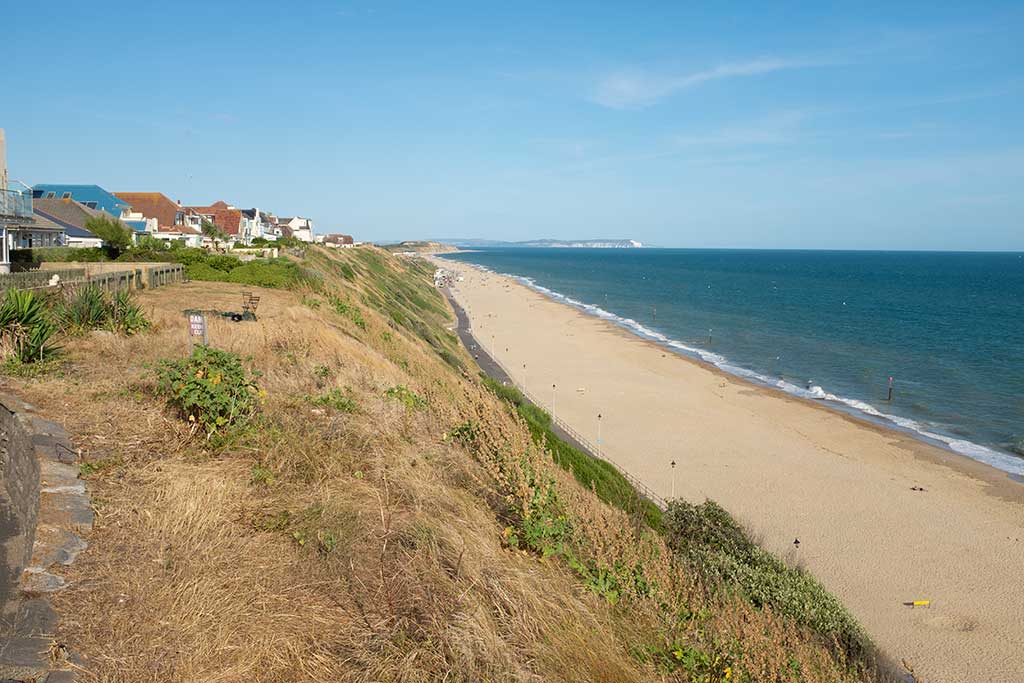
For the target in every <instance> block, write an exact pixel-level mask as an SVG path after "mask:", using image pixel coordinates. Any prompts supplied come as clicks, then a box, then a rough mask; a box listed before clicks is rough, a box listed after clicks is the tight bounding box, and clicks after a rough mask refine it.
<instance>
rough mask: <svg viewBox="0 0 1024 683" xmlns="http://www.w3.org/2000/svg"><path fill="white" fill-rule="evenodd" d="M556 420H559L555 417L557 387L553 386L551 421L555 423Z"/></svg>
mask: <svg viewBox="0 0 1024 683" xmlns="http://www.w3.org/2000/svg"><path fill="white" fill-rule="evenodd" d="M556 420H557V418H556V417H555V385H554V384H552V385H551V421H552V422H555V421H556Z"/></svg>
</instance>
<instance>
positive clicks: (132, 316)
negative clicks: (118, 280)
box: [111, 289, 150, 337]
mask: <svg viewBox="0 0 1024 683" xmlns="http://www.w3.org/2000/svg"><path fill="white" fill-rule="evenodd" d="M111 309H112V310H111V325H112V326H113V328H114V331H115V332H120V333H121V334H123V335H125V336H127V337H130V336H132V335H133V334H138V333H139V332H142V331H143V330H147V329H149V327H150V322H149V319H148V318H146V315H145V314H144V313H143V312H142V306H140V305H139V304H137V303H136V302H135V296H134V295H133V294H132V293H131V290H128V289H121V290H118V291H117V292H116V293H115V294H114V297H113V300H112V301H111Z"/></svg>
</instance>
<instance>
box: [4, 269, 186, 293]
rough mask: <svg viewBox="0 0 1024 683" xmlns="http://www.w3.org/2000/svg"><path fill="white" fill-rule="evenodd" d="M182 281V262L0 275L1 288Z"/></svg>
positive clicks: (115, 286)
mask: <svg viewBox="0 0 1024 683" xmlns="http://www.w3.org/2000/svg"><path fill="white" fill-rule="evenodd" d="M184 281H185V266H183V265H182V264H180V263H168V264H166V265H161V266H157V267H149V268H145V269H143V268H130V269H125V270H116V271H110V272H99V273H93V274H92V275H89V274H88V273H87V271H86V270H85V269H79V268H75V269H68V270H33V271H28V272H24V273H11V274H9V275H0V292H2V291H6V290H8V289H49V288H51V287H64V286H79V285H85V284H92V285H96V286H97V287H102V288H104V289H114V290H116V289H155V288H157V287H163V286H164V285H170V284H174V283H176V282H184Z"/></svg>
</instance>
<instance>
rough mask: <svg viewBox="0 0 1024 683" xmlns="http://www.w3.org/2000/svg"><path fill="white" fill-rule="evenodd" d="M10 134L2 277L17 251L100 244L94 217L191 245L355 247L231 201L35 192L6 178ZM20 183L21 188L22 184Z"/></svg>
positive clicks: (76, 188) (1, 193)
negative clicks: (286, 241)
mask: <svg viewBox="0 0 1024 683" xmlns="http://www.w3.org/2000/svg"><path fill="white" fill-rule="evenodd" d="M5 159H6V157H5V149H4V132H3V129H0V227H2V228H3V249H2V252H3V253H2V255H0V272H9V271H10V252H11V251H12V250H15V249H38V248H45V247H57V246H71V247H90V246H100V245H101V244H102V240H100V239H99V238H98V237H97V236H96V235H93V234H92V233H90V232H89V231H88V230H87V229H86V224H87V222H88V221H89V220H90V219H91V218H94V217H101V216H106V217H109V218H111V219H113V220H117V221H120V222H121V223H122V224H123V225H124V226H125V227H127V228H128V229H130V230H131V232H132V234H133V236H134V237H135V238H136V240H137V239H138V238H141V237H143V236H149V237H151V238H154V239H158V240H163V241H167V242H180V243H182V244H185V245H187V246H192V247H207V248H213V247H223V246H227V245H242V246H248V245H251V244H252V243H253V242H254V241H256V240H266V241H268V242H275V241H277V240H279V239H282V238H293V239H296V240H299V241H302V242H321V243H324V244H326V245H328V246H336V247H347V246H353V245H354V241H353V239H352V236H351V235H341V234H332V235H317V234H316V230H315V227H314V224H313V220H312V219H310V218H306V217H302V216H287V217H286V216H277V215H275V214H273V213H270V212H268V211H265V210H262V209H259V208H255V207H254V208H248V209H247V208H241V207H237V206H234V205H232V204H229V203H227V202H224V201H217V202H214V203H213V204H210V205H209V206H186V205H183V204H182V202H181V201H180V200H178V201H174V200H172V199H170V198H169V197H167V196H166V195H165V194H163V193H161V192H134V191H133V192H110V191H108V190H106V189H104V188H102V187H100V186H99V185H89V184H60V183H39V184H36V185H33V186H32V187H28V186H26V185H24V184H22V183H11V182H9V180H8V177H7V168H6V161H5ZM15 186H16V187H15Z"/></svg>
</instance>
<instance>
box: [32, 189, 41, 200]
mask: <svg viewBox="0 0 1024 683" xmlns="http://www.w3.org/2000/svg"><path fill="white" fill-rule="evenodd" d="M42 198H43V191H42V190H32V199H42Z"/></svg>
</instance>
